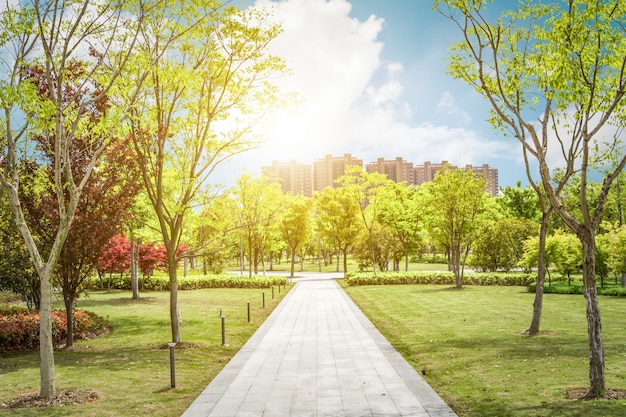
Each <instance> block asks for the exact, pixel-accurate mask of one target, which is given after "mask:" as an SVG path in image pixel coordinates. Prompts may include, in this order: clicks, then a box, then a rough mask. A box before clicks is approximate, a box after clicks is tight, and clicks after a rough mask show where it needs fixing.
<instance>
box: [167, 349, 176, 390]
mask: <svg viewBox="0 0 626 417" xmlns="http://www.w3.org/2000/svg"><path fill="white" fill-rule="evenodd" d="M167 346H169V348H170V382H171V384H170V386H171V387H172V388H176V364H175V361H174V348H175V347H176V342H168V343H167Z"/></svg>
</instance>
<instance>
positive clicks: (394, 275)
mask: <svg viewBox="0 0 626 417" xmlns="http://www.w3.org/2000/svg"><path fill="white" fill-rule="evenodd" d="M535 279H536V277H535V276H534V275H531V274H524V273H498V274H495V273H476V274H466V275H464V276H463V285H501V286H526V285H529V284H530V283H531V282H533V281H534V280H535ZM346 284H348V285H350V286H353V285H407V284H417V285H419V284H435V285H455V279H454V274H453V273H452V272H427V271H424V272H379V273H377V274H376V276H374V274H372V273H371V272H351V273H348V274H347V275H346Z"/></svg>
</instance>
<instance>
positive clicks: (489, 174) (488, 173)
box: [468, 164, 500, 197]
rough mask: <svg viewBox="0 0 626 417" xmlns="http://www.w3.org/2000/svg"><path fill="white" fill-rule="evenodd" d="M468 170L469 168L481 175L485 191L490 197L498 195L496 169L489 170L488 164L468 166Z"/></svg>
mask: <svg viewBox="0 0 626 417" xmlns="http://www.w3.org/2000/svg"><path fill="white" fill-rule="evenodd" d="M468 168H471V169H472V171H473V172H474V173H476V174H481V175H482V176H483V177H484V178H485V181H486V182H487V184H486V186H485V188H486V191H488V192H489V194H491V196H492V197H496V196H497V195H498V192H499V188H500V187H499V185H498V170H497V169H496V168H491V167H490V166H489V164H482V165H481V166H478V167H474V166H471V165H468Z"/></svg>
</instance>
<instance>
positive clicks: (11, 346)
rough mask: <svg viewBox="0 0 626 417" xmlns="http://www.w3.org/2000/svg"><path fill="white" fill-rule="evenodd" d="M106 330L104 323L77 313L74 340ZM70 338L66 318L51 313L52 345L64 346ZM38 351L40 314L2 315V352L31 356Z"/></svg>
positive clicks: (87, 312) (62, 314)
mask: <svg viewBox="0 0 626 417" xmlns="http://www.w3.org/2000/svg"><path fill="white" fill-rule="evenodd" d="M103 326H106V322H105V320H104V319H102V318H100V317H98V316H97V315H95V314H94V313H91V312H89V311H84V310H74V337H75V338H76V339H85V338H91V337H92V336H93V335H94V334H96V333H98V332H99V331H100V330H101V329H102V327H103ZM66 337H67V315H66V314H65V312H64V311H57V310H55V311H53V312H52V341H53V344H54V346H61V345H63V344H64V343H65V339H66ZM38 347H39V313H38V312H37V313H28V312H26V313H24V312H18V313H12V314H0V352H28V351H32V350H36V349H37V348H38Z"/></svg>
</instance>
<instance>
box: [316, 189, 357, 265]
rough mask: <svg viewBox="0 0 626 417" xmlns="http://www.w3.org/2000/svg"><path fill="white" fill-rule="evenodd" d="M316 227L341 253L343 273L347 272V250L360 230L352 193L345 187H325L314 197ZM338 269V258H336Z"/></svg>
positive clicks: (355, 203)
mask: <svg viewBox="0 0 626 417" xmlns="http://www.w3.org/2000/svg"><path fill="white" fill-rule="evenodd" d="M314 199H315V208H316V217H315V219H316V229H317V233H318V234H320V235H321V236H322V237H323V238H326V239H329V240H331V241H332V242H333V243H334V245H335V248H336V249H337V250H338V251H339V252H340V253H341V254H342V255H343V273H344V275H345V274H346V273H347V272H348V251H349V250H350V248H351V247H352V246H353V245H354V244H355V243H356V239H357V236H358V233H359V230H360V227H359V226H360V225H361V224H362V222H361V221H359V217H360V212H361V211H360V208H359V205H358V203H357V201H356V200H355V199H354V196H353V195H352V193H350V192H349V191H348V190H346V189H345V188H333V187H327V188H324V189H323V190H322V191H320V192H319V193H317V194H316V195H315V197H314ZM337 269H339V260H337Z"/></svg>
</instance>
